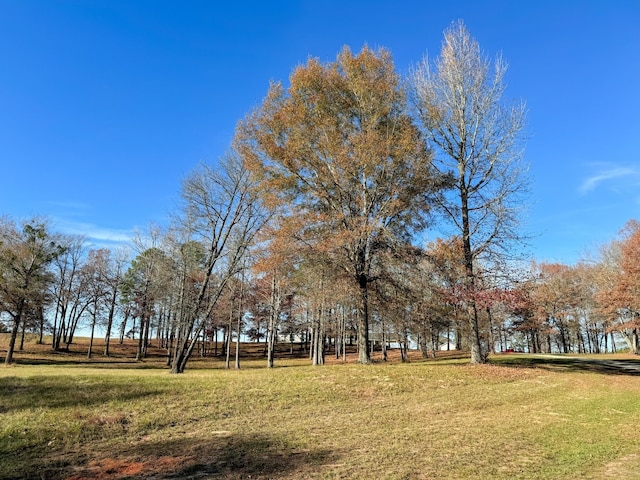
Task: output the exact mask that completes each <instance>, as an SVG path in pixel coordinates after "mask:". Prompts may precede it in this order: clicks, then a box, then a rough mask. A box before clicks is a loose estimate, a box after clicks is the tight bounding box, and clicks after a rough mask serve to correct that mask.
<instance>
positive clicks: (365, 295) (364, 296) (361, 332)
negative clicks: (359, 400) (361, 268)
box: [358, 274, 371, 364]
mask: <svg viewBox="0 0 640 480" xmlns="http://www.w3.org/2000/svg"><path fill="white" fill-rule="evenodd" d="M358 281H359V284H360V311H359V312H358V313H359V315H358V363H364V364H368V363H371V356H370V355H369V348H368V346H369V281H368V278H367V276H366V275H364V274H361V275H360V277H359V278H358Z"/></svg>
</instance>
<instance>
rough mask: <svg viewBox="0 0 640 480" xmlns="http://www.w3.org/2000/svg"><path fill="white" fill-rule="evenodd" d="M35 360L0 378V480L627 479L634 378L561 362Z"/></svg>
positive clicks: (638, 441)
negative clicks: (184, 364)
mask: <svg viewBox="0 0 640 480" xmlns="http://www.w3.org/2000/svg"><path fill="white" fill-rule="evenodd" d="M36 357H37V355H36V354H34V355H33V358H31V357H28V356H25V357H24V358H25V363H24V364H20V363H18V365H16V366H12V367H8V368H0V478H67V479H76V480H77V479H82V478H103V479H115V478H141V477H145V476H146V477H149V478H165V477H170V478H292V479H293V478H296V479H303V478H363V479H364V478H389V479H393V478H398V479H401V478H407V479H409V478H410V479H414V478H415V479H420V478H424V479H427V478H471V477H476V478H505V479H507V478H509V479H511V478H527V479H528V478H575V479H579V478H580V479H582V478H593V479H600V478H638V474H637V473H636V472H638V467H640V455H639V454H640V438H638V435H637V432H636V430H637V428H636V425H637V424H638V420H639V417H640V402H638V401H637V399H638V394H639V393H640V377H638V376H633V375H614V374H604V373H601V372H599V371H588V370H584V369H582V368H574V367H575V366H574V365H573V364H572V363H570V362H564V363H553V364H551V365H550V366H549V365H547V364H546V363H545V364H538V363H535V362H531V361H530V359H528V357H526V356H508V357H499V358H497V359H496V362H494V364H492V365H487V366H477V367H473V366H468V365H465V361H464V360H436V361H414V362H412V363H409V364H400V363H393V364H376V365H372V366H360V365H355V364H345V365H342V364H335V365H327V366H324V367H315V368H313V367H311V366H308V362H307V361H306V360H296V359H289V360H286V361H281V362H280V367H279V368H276V369H273V370H267V369H264V368H262V366H263V365H264V362H263V361H259V362H258V361H253V360H251V361H245V362H244V363H243V369H242V370H240V371H234V370H231V371H226V370H223V369H221V368H220V362H214V363H211V364H200V365H198V366H199V367H201V368H197V369H191V370H188V371H187V372H186V373H185V374H183V375H178V376H172V375H170V374H169V373H168V372H167V371H166V370H165V369H163V368H161V365H162V362H161V361H160V360H158V361H157V362H153V361H148V362H145V364H143V365H142V366H144V367H148V368H139V367H136V365H135V364H131V363H123V362H119V363H118V362H116V363H95V364H83V363H72V362H70V361H69V358H67V357H65V359H64V360H65V361H62V362H61V361H60V358H59V357H57V358H55V359H53V360H49V361H50V364H49V365H34V364H31V365H29V364H26V360H27V359H28V358H31V363H37V362H36V361H34V358H36ZM18 358H19V359H20V357H18ZM78 359H79V360H80V359H81V358H80V357H78ZM54 360H55V361H54ZM194 366H196V365H195V364H194ZM132 367H136V368H132ZM205 367H209V368H205ZM256 367H260V368H256ZM634 475H635V476H634Z"/></svg>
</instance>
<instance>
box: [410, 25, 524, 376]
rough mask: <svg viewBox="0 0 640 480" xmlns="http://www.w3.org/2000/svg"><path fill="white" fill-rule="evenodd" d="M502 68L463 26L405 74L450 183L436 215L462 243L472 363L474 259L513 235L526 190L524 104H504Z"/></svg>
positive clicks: (477, 343)
mask: <svg viewBox="0 0 640 480" xmlns="http://www.w3.org/2000/svg"><path fill="white" fill-rule="evenodd" d="M506 69H507V67H506V65H505V63H504V62H503V61H502V60H501V58H500V57H497V58H496V60H495V62H494V65H493V70H492V68H491V62H490V61H489V60H488V59H486V58H485V57H484V56H483V55H482V53H481V51H480V47H479V45H478V43H477V42H476V40H475V39H473V38H472V37H471V35H470V34H469V32H468V30H467V28H466V27H465V25H464V24H463V23H462V22H458V23H454V24H453V25H452V26H451V27H450V28H449V29H448V30H446V31H445V34H444V42H443V44H442V50H441V52H440V57H439V58H437V59H436V60H435V62H431V61H430V60H429V59H428V58H425V60H424V61H423V62H422V63H421V64H420V65H419V66H418V67H417V68H416V70H415V71H414V73H413V75H412V83H413V85H414V93H415V100H416V107H417V111H418V115H419V118H420V119H421V120H422V124H423V126H424V131H425V132H426V134H427V137H428V140H429V141H430V144H431V145H432V146H433V147H434V148H435V150H436V165H437V167H438V168H439V169H440V171H441V172H442V173H445V172H446V173H450V174H452V175H453V176H454V177H455V179H456V185H455V188H454V190H453V191H452V192H451V194H449V195H446V196H445V197H444V198H443V201H442V203H441V205H440V206H441V211H442V212H443V213H444V215H445V216H446V217H447V218H448V219H449V220H450V221H451V224H452V225H453V227H454V230H455V232H456V234H457V235H459V236H460V237H461V239H462V245H463V258H464V264H465V268H466V288H467V290H468V291H469V292H470V295H469V301H468V303H467V310H468V318H469V326H470V329H469V330H470V334H471V336H470V339H471V341H470V346H471V362H472V363H482V362H484V361H485V359H486V357H485V353H486V352H483V351H482V350H483V349H482V345H481V340H480V337H481V335H480V331H479V323H478V308H477V305H476V304H475V301H474V295H473V293H474V292H475V290H476V287H477V279H476V271H475V262H476V260H477V259H478V258H480V257H483V256H484V257H485V259H486V257H487V256H489V255H490V254H495V253H501V254H504V253H505V247H507V245H508V244H510V243H511V242H512V241H513V240H517V239H518V238H519V237H520V232H519V231H518V230H517V226H518V219H519V215H518V214H519V211H520V210H521V207H522V194H523V193H524V192H525V191H526V183H525V180H526V178H525V176H524V174H525V168H524V167H523V166H522V164H521V159H522V152H523V147H522V144H521V132H522V129H523V125H524V117H525V111H524V105H522V104H515V105H508V104H506V103H505V102H504V101H503V94H504V90H505V84H504V75H505V72H506Z"/></svg>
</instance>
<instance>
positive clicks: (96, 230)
mask: <svg viewBox="0 0 640 480" xmlns="http://www.w3.org/2000/svg"><path fill="white" fill-rule="evenodd" d="M55 225H56V226H57V228H58V229H59V230H60V231H61V232H63V233H67V234H70V235H81V236H83V237H85V238H86V239H87V240H88V241H90V243H93V244H97V245H105V244H125V243H130V242H131V239H132V238H133V236H134V232H133V230H125V229H117V228H103V227H99V226H97V225H94V224H91V223H83V222H76V221H73V220H66V219H61V218H56V219H55Z"/></svg>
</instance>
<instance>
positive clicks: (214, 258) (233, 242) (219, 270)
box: [171, 152, 266, 373]
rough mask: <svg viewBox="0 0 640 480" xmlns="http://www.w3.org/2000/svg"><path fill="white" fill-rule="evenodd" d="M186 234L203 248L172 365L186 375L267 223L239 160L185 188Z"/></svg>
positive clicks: (230, 159) (204, 169)
mask: <svg viewBox="0 0 640 480" xmlns="http://www.w3.org/2000/svg"><path fill="white" fill-rule="evenodd" d="M182 198H183V201H184V212H183V217H182V219H181V221H182V228H183V230H184V231H185V232H186V234H187V235H188V236H189V237H190V238H191V239H192V240H193V241H195V242H199V243H200V244H201V245H202V246H203V247H204V248H203V250H204V253H205V255H204V258H202V259H201V261H200V267H199V270H198V272H197V282H196V283H195V284H194V286H195V288H196V290H195V295H194V296H193V301H190V302H188V303H183V305H182V308H181V311H180V313H179V319H178V324H179V328H178V333H177V338H176V343H175V348H174V352H173V360H172V365H171V372H172V373H182V372H183V371H184V369H185V367H186V365H187V362H188V360H189V358H190V357H191V354H192V352H193V349H194V347H195V345H196V343H197V340H198V337H199V336H200V335H201V334H202V332H203V331H204V329H205V327H206V325H207V320H208V319H210V318H211V317H212V313H213V310H214V309H215V307H216V305H217V303H218V300H219V299H220V297H221V295H222V294H223V292H224V291H225V287H226V285H227V283H228V282H229V281H230V279H232V278H233V277H234V276H236V275H237V274H238V273H240V272H241V271H242V269H243V268H244V265H243V260H244V257H245V255H246V253H247V249H248V248H249V246H250V245H251V242H252V241H253V239H254V236H255V234H256V232H257V231H258V230H259V229H260V228H261V226H262V225H263V224H264V222H265V220H266V216H265V214H264V211H263V209H262V204H261V202H260V201H259V198H258V197H257V196H256V190H255V184H254V180H253V178H252V176H251V174H250V173H249V172H248V171H247V170H246V169H245V167H244V165H243V164H242V162H241V161H240V159H239V158H238V156H237V155H236V154H235V152H231V153H230V154H229V155H228V156H227V157H226V158H224V159H222V160H221V162H220V165H219V167H218V169H217V170H213V169H212V168H211V167H209V166H207V165H201V166H200V167H199V168H198V169H196V170H195V171H194V172H193V173H192V174H191V175H190V176H189V177H188V178H187V179H186V180H185V182H184V184H183V187H182Z"/></svg>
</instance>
